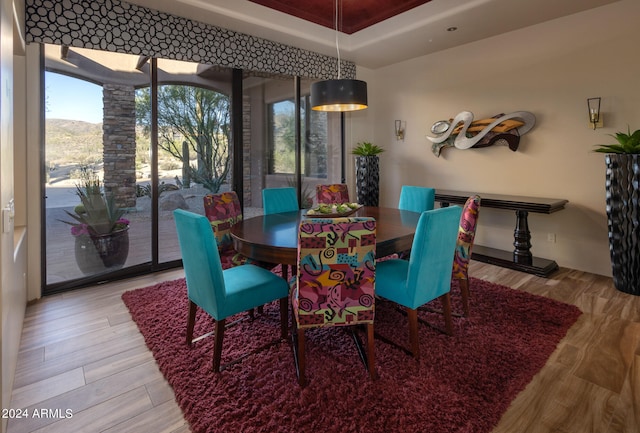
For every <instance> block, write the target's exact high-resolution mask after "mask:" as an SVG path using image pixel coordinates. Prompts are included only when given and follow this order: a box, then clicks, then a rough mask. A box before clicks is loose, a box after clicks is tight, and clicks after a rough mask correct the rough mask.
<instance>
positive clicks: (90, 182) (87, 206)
mask: <svg viewBox="0 0 640 433" xmlns="http://www.w3.org/2000/svg"><path fill="white" fill-rule="evenodd" d="M76 195H77V196H78V198H79V199H80V204H79V205H77V206H76V207H75V208H74V210H73V212H69V211H65V212H66V213H67V215H69V216H70V217H71V218H73V219H74V220H75V222H71V221H64V220H61V221H62V222H63V223H65V224H69V225H70V226H71V234H72V235H74V236H79V235H83V234H89V235H104V234H109V233H112V232H114V231H115V230H118V229H123V228H125V227H127V226H128V225H129V221H128V220H126V219H125V218H123V215H124V214H125V210H124V209H122V208H120V207H118V205H117V204H116V203H115V199H114V197H113V196H111V195H106V194H105V193H104V191H103V188H102V184H101V182H100V179H99V178H98V177H97V176H96V175H95V174H92V173H88V172H87V171H83V174H82V181H81V183H80V184H77V185H76Z"/></svg>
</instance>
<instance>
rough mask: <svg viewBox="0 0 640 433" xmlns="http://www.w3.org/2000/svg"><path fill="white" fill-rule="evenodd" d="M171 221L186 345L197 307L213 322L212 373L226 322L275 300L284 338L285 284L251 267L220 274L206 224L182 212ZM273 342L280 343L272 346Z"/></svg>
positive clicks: (218, 361)
mask: <svg viewBox="0 0 640 433" xmlns="http://www.w3.org/2000/svg"><path fill="white" fill-rule="evenodd" d="M173 215H174V218H175V222H176V230H177V232H178V242H179V244H180V251H181V253H182V264H183V266H184V274H185V278H186V281H187V295H188V297H189V315H188V319H187V344H188V345H191V344H192V341H193V329H194V326H195V320H196V310H197V308H198V307H200V308H201V309H203V310H204V311H206V312H207V313H208V314H209V315H210V316H211V317H213V318H214V319H215V321H216V323H215V342H214V347H213V371H214V372H219V371H220V370H221V365H220V364H221V354H222V341H223V337H224V330H225V320H226V319H227V318H228V317H230V316H233V315H234V314H237V313H240V312H243V311H248V310H253V309H254V308H256V307H259V306H262V305H264V304H267V303H270V302H272V301H275V300H276V299H279V300H280V335H281V338H286V337H287V327H288V325H289V318H288V311H287V309H288V302H287V301H288V294H289V285H288V284H287V282H286V281H285V280H284V279H282V278H280V277H279V276H277V275H276V274H274V273H273V272H271V271H268V270H266V269H263V268H260V267H258V266H255V265H250V264H246V265H240V266H234V267H231V268H229V269H225V270H223V269H222V263H221V262H220V254H219V253H218V248H217V246H216V240H215V237H214V236H213V231H212V230H211V225H210V224H209V221H208V219H207V218H206V217H205V216H204V215H198V214H195V213H192V212H188V211H185V210H182V209H177V210H175V211H174V212H173ZM277 341H279V339H278V340H274V341H273V342H272V343H275V342H277ZM233 362H234V361H232V363H233Z"/></svg>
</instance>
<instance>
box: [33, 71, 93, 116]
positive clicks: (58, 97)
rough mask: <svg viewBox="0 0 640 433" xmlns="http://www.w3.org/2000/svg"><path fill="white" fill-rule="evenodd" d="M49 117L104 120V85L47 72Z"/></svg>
mask: <svg viewBox="0 0 640 433" xmlns="http://www.w3.org/2000/svg"><path fill="white" fill-rule="evenodd" d="M45 101H46V103H45V104H46V110H45V115H46V117H47V118H48V119H69V120H83V121H85V122H91V123H101V122H102V87H101V86H98V85H95V84H93V83H90V82H88V81H84V80H79V79H77V78H72V77H68V76H66V75H61V74H56V73H53V72H45Z"/></svg>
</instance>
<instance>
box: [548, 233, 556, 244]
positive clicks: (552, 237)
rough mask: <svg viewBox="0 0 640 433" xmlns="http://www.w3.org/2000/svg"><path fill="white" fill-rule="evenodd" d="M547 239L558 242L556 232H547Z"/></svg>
mask: <svg viewBox="0 0 640 433" xmlns="http://www.w3.org/2000/svg"><path fill="white" fill-rule="evenodd" d="M547 241H548V242H552V243H554V244H555V243H556V234H555V233H547Z"/></svg>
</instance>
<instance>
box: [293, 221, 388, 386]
mask: <svg viewBox="0 0 640 433" xmlns="http://www.w3.org/2000/svg"><path fill="white" fill-rule="evenodd" d="M375 254H376V221H375V220H374V219H373V218H368V217H366V218H365V217H351V218H314V219H306V220H303V221H302V222H301V223H300V231H299V238H298V267H297V276H296V277H295V278H294V279H292V280H291V289H292V290H291V307H292V310H293V315H294V318H293V328H294V329H293V332H292V336H293V338H294V344H293V350H294V356H295V361H296V367H297V373H298V382H299V384H300V385H301V386H304V385H305V384H306V379H305V330H307V329H309V328H316V327H327V326H351V331H352V332H353V333H354V337H356V338H355V341H356V343H357V344H358V349H359V353H360V355H361V358H362V361H363V362H364V363H365V365H366V366H367V367H368V370H369V375H370V376H371V378H372V379H375V377H376V373H375V365H374V362H375V361H374V359H375V358H374V335H373V319H374V313H375V279H376V277H375V272H376V260H375ZM361 324H363V325H365V327H366V330H367V349H366V356H365V354H364V353H365V350H364V348H363V347H362V344H361V343H360V339H359V338H357V336H356V333H355V332H354V329H353V326H352V325H361Z"/></svg>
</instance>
